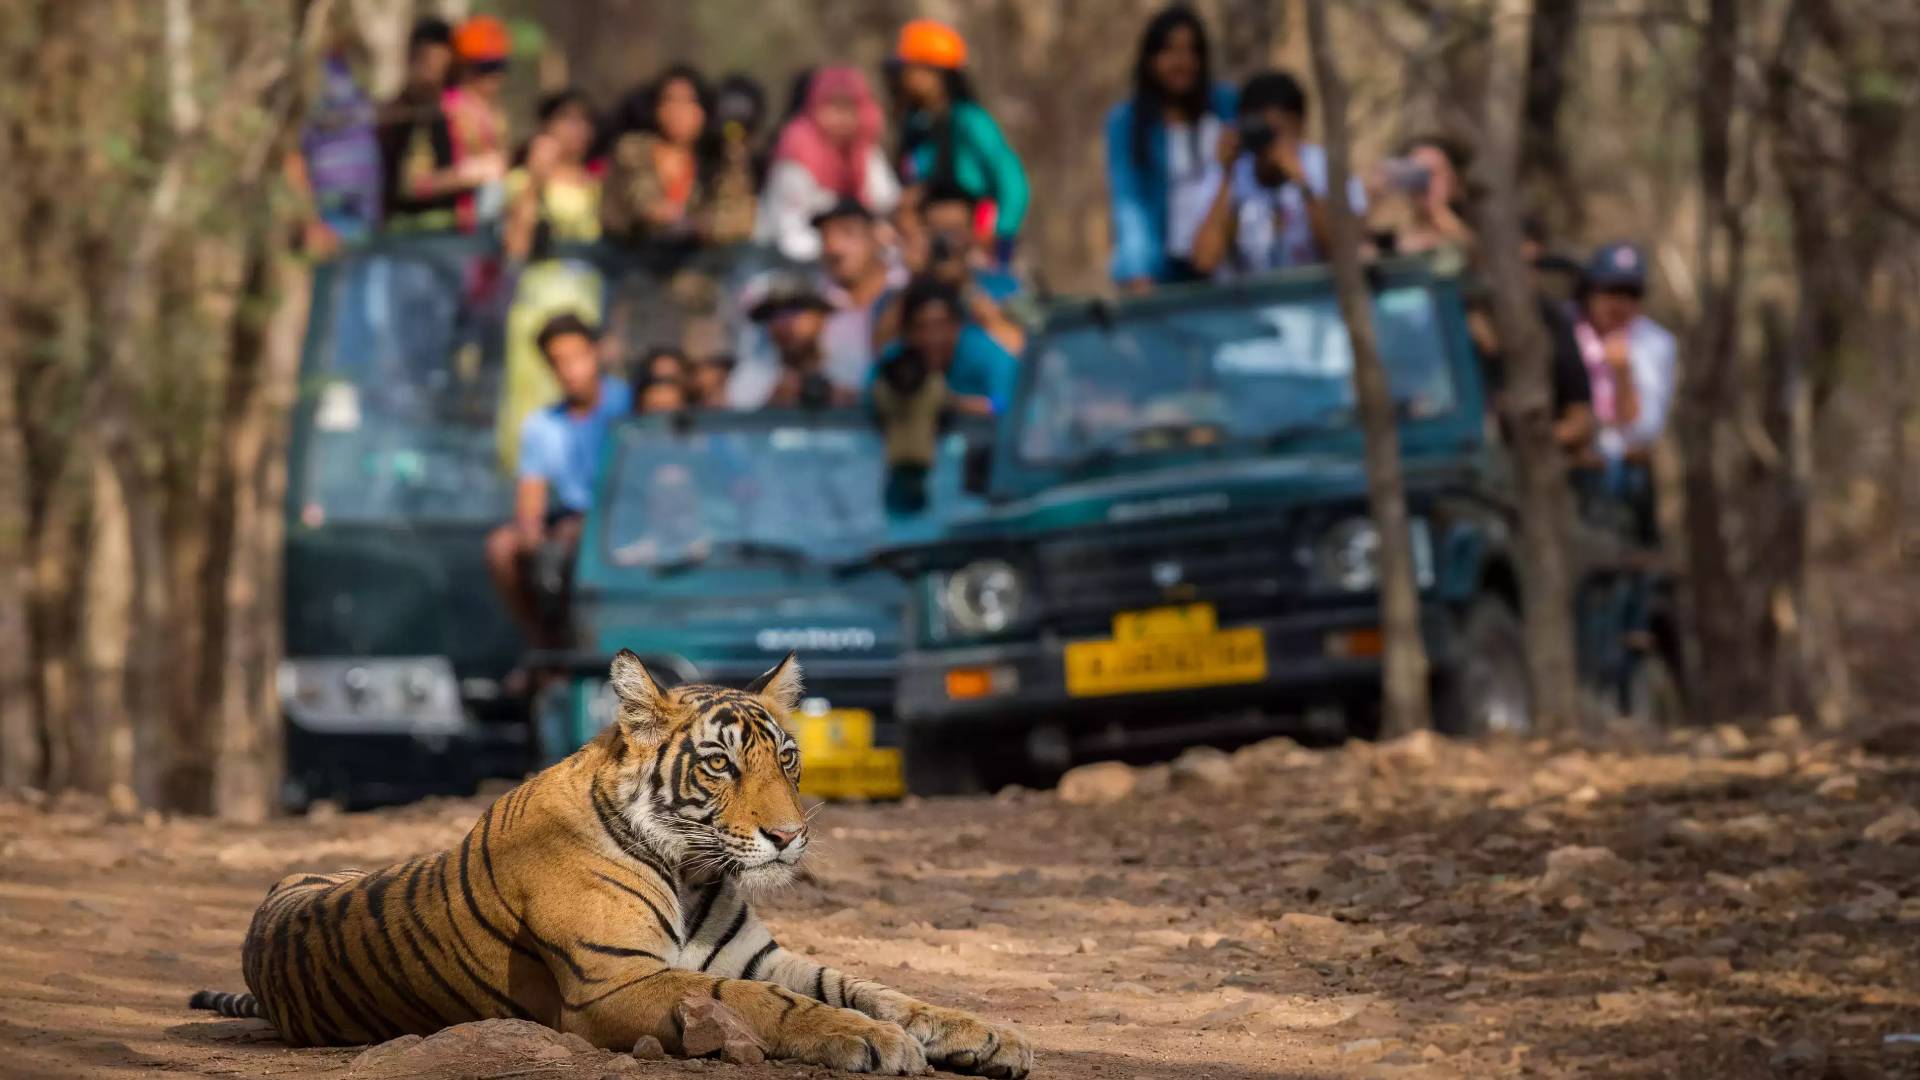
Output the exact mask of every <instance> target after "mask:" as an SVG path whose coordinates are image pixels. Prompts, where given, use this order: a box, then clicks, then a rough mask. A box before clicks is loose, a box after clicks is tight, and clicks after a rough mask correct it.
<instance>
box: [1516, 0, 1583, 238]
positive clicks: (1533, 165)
mask: <svg viewBox="0 0 1920 1080" xmlns="http://www.w3.org/2000/svg"><path fill="white" fill-rule="evenodd" d="M1579 29H1580V0H1539V2H1538V3H1536V4H1535V5H1534V9H1533V26H1532V29H1531V32H1530V33H1529V34H1528V35H1527V92H1526V104H1525V105H1524V106H1523V107H1522V109H1521V116H1522V118H1523V119H1522V122H1521V137H1520V140H1521V141H1520V189H1521V190H1522V191H1524V192H1525V193H1526V194H1527V196H1528V197H1529V201H1530V203H1531V205H1533V206H1536V207H1550V208H1551V209H1552V214H1551V217H1550V220H1551V221H1552V224H1553V233H1554V235H1556V236H1568V235H1574V234H1577V233H1579V232H1581V231H1582V226H1583V225H1584V224H1585V222H1584V220H1583V219H1584V217H1585V215H1584V214H1583V212H1582V210H1583V207H1582V203H1581V200H1580V198H1579V187H1578V185H1577V184H1575V183H1574V179H1573V171H1572V163H1571V162H1569V161H1568V160H1567V150H1566V146H1565V144H1564V143H1563V142H1562V141H1561V138H1560V106H1561V105H1562V103H1564V102H1565V101H1566V98H1567V84H1568V82H1569V76H1570V74H1571V72H1570V70H1569V69H1570V64H1569V61H1570V60H1571V58H1572V56H1573V42H1574V39H1575V37H1577V36H1578V34H1579Z"/></svg>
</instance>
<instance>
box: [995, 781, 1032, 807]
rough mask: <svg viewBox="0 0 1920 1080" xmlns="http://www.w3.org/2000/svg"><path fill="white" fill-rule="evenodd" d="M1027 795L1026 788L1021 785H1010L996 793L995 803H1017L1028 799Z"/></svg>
mask: <svg viewBox="0 0 1920 1080" xmlns="http://www.w3.org/2000/svg"><path fill="white" fill-rule="evenodd" d="M1026 795H1027V789H1026V788H1023V787H1021V786H1020V785H1019V784H1008V785H1007V786H1006V787H1003V788H1001V789H1000V790H999V791H997V792H994V795H993V801H994V802H997V803H1017V802H1019V801H1020V800H1021V799H1023V798H1026Z"/></svg>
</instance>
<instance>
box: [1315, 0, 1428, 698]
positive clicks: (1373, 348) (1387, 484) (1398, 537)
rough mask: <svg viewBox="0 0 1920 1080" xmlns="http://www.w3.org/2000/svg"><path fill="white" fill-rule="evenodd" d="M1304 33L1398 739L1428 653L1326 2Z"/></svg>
mask: <svg viewBox="0 0 1920 1080" xmlns="http://www.w3.org/2000/svg"><path fill="white" fill-rule="evenodd" d="M1307 36H1308V41H1309V46H1308V47H1309V48H1310V49H1311V51H1312V55H1313V71H1314V81H1315V82H1316V83H1318V84H1319V93H1320V102H1321V110H1322V116H1323V118H1324V120H1323V126H1324V128H1325V135H1326V152H1327V191H1328V192H1330V193H1331V195H1330V197H1329V199H1328V202H1327V210H1328V213H1329V215H1330V217H1331V225H1332V231H1333V272H1334V281H1335V284H1336V287H1337V288H1338V290H1339V293H1340V314H1341V317H1342V318H1343V319H1345V321H1346V324H1347V334H1348V336H1349V337H1350V338H1351V339H1352V342H1353V394H1354V399H1355V401H1356V402H1357V403H1358V404H1359V407H1360V426H1361V430H1362V431H1363V432H1364V434H1365V436H1366V464H1367V504H1368V508H1369V510H1370V511H1371V513H1372V515H1373V523H1374V527H1375V528H1376V529H1377V530H1379V534H1380V568H1379V571H1380V572H1379V577H1380V586H1379V588H1380V621H1381V629H1382V632H1383V635H1384V638H1385V644H1386V655H1385V669H1384V671H1383V672H1382V675H1381V681H1382V685H1381V696H1382V698H1383V702H1384V705H1385V712H1384V716H1383V718H1382V724H1381V734H1382V735H1397V734H1403V733H1406V732H1409V731H1419V730H1424V729H1426V728H1429V727H1431V726H1432V717H1431V714H1430V710H1429V707H1428V687H1429V682H1428V668H1427V647H1426V643H1425V641H1424V640H1423V639H1422V637H1421V635H1420V591H1419V587H1418V585H1417V584H1416V583H1415V580H1414V568H1413V539H1412V533H1411V531H1410V529H1409V527H1408V522H1407V498H1406V490H1405V485H1404V484H1403V483H1402V481H1401V476H1400V433H1399V431H1398V429H1397V428H1396V427H1395V422H1394V409H1393V391H1392V388H1391V387H1390V386H1388V385H1387V370H1386V365H1385V364H1383V363H1382V362H1381V360H1380V350H1379V347H1378V345H1377V343H1376V342H1375V340H1374V332H1373V298H1372V296H1371V295H1370V294H1369V293H1368V290H1367V284H1366V280H1365V275H1364V274H1363V273H1362V271H1361V267H1360V243H1361V231H1360V219H1359V218H1358V217H1357V216H1355V214H1354V212H1353V207H1352V206H1351V205H1350V204H1349V203H1348V201H1347V198H1346V193H1347V177H1348V173H1349V169H1348V155H1349V146H1350V144H1351V140H1350V138H1349V136H1348V133H1347V88H1346V83H1345V82H1344V81H1343V80H1342V78H1341V75H1340V69H1339V65H1338V64H1337V63H1336V62H1335V60H1334V56H1333V43H1332V41H1331V40H1330V38H1331V35H1330V34H1329V33H1328V31H1327V5H1326V0H1308V3H1307Z"/></svg>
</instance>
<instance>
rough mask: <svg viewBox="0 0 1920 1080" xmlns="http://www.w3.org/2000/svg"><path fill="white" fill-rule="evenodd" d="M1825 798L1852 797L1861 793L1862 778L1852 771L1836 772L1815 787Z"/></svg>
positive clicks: (1819, 794) (1816, 791)
mask: <svg viewBox="0 0 1920 1080" xmlns="http://www.w3.org/2000/svg"><path fill="white" fill-rule="evenodd" d="M1813 793H1814V794H1815V795H1818V796H1820V797H1821V798H1823V799H1851V798H1853V797H1854V796H1856V795H1858V794H1860V778H1859V777H1858V776H1855V775H1853V774H1852V773H1834V774H1833V775H1832V776H1829V777H1827V778H1826V779H1825V780H1822V781H1820V786H1819V787H1817V788H1814V789H1813Z"/></svg>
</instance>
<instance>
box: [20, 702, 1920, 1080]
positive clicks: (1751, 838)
mask: <svg viewBox="0 0 1920 1080" xmlns="http://www.w3.org/2000/svg"><path fill="white" fill-rule="evenodd" d="M1064 794H1065V795H1066V796H1068V797H1070V798H1072V799H1074V800H1078V801H1077V802H1068V801H1066V800H1065V799H1063V798H1062V795H1061V794H1056V793H1052V792H1046V793H1039V792H1018V791H1015V792H1007V793H1002V795H1001V796H999V797H996V798H985V799H969V800H936V801H927V802H916V801H909V802H908V803H907V804H904V805H893V806H871V807H833V808H829V809H827V810H825V811H824V812H823V813H822V814H821V815H820V817H819V818H818V819H816V820H817V828H818V829H819V832H818V834H817V836H818V843H817V845H816V849H815V853H814V854H812V855H810V856H809V858H810V859H811V861H812V869H813V878H814V880H813V881H811V882H810V883H808V884H805V885H802V886H799V887H796V888H795V889H793V890H792V891H790V892H788V893H786V894H784V895H782V896H781V897H779V898H778V899H776V900H775V901H773V902H772V903H771V904H770V905H768V915H769V921H770V922H771V923H772V924H773V926H774V928H775V930H776V931H777V932H778V933H779V935H780V937H781V938H782V939H783V940H784V941H785V942H786V943H787V944H788V945H790V946H793V947H796V948H798V949H801V950H803V951H806V952H809V953H813V954H815V955H818V956H820V957H822V958H824V959H827V960H829V961H830V962H833V963H836V964H839V965H841V966H844V967H847V968H850V969H852V970H854V971H857V972H860V973H863V974H868V975H872V976H875V977H877V978H879V979H881V980H883V981H887V982H891V983H893V984H895V985H897V986H899V987H900V988H901V989H903V990H906V991H907V992H909V993H913V994H916V995H919V996H922V997H925V998H927V999H929V1000H932V1001H936V1002H940V1003H943V1004H948V1005H954V1006H960V1007H964V1008H969V1009H975V1010H978V1011H981V1012H984V1013H987V1014H990V1015H994V1016H999V1017H1004V1018H1007V1019H1011V1020H1013V1021H1015V1022H1017V1023H1019V1024H1022V1025H1024V1026H1025V1027H1026V1029H1027V1030H1028V1032H1029V1033H1030V1034H1031V1035H1032V1036H1033V1038H1034V1040H1035V1042H1036V1044H1037V1045H1038V1047H1039V1048H1040V1056H1039V1061H1038V1065H1037V1067H1036V1072H1035V1074H1036V1076H1038V1077H1042V1078H1057V1080H1132V1078H1135V1077H1176V1076H1177V1077H1181V1078H1202V1077H1211V1078H1215V1080H1252V1078H1256V1077H1278V1076H1379V1077H1446V1076H1474V1077H1484V1076H1495V1075H1540V1076H1561V1075H1567V1076H1571V1075H1663V1076H1672V1075H1685V1076H1768V1075H1779V1076H1805V1077H1816V1076H1863V1077H1864V1076H1880V1075H1920V1044H1916V1043H1915V1042H1908V1041H1906V1040H1902V1039H1897V1038H1896V1039H1893V1040H1889V1039H1888V1036H1898V1035H1902V1034H1907V1033H1920V811H1916V810H1915V809H1914V807H1915V806H1916V804H1920V727H1915V726H1907V727H1891V728H1884V729H1882V730H1880V731H1879V732H1878V733H1876V734H1871V735H1849V736H1844V737H1841V736H1834V737H1827V736H1812V735H1807V734H1803V733H1801V732H1799V731H1798V730H1797V729H1796V728H1795V727H1793V726H1790V725H1779V726H1778V729H1777V730H1775V731H1772V732H1770V733H1766V734H1761V735H1742V734H1740V733H1739V732H1735V731H1732V730H1728V731H1725V732H1722V733H1720V734H1717V735H1716V734H1713V733H1707V734H1700V733H1688V734H1685V735H1678V736H1675V737H1674V738H1672V739H1670V740H1668V741H1667V742H1665V743H1663V744H1661V745H1660V746H1658V747H1655V748H1652V749H1647V748H1641V749H1634V748H1631V747H1628V746H1626V745H1624V744H1622V745H1608V744H1603V743H1592V744H1589V745H1587V746H1585V747H1569V746H1567V745H1559V746H1552V745H1548V744H1545V743H1533V744H1525V745H1521V744H1504V745H1489V746H1468V745H1459V744H1453V743H1449V742H1446V741H1444V740H1437V739H1431V738H1424V737H1415V738H1413V739H1409V740H1401V741H1399V742H1395V743H1388V744H1384V745H1379V746H1374V745H1367V744H1355V745H1350V746H1348V747H1346V748H1344V749H1340V750H1333V751H1309V750H1304V749H1301V748H1299V747H1296V746H1293V745H1292V744H1291V743H1288V742H1286V741H1285V740H1277V741H1274V742H1271V743H1265V744H1261V745H1260V746H1257V747H1250V748H1247V749H1245V750H1242V751H1240V752H1239V753H1237V754H1235V755H1233V756H1231V757H1227V756H1219V755H1210V754H1208V753H1205V752H1199V753H1195V754H1193V755H1191V756H1189V757H1188V758H1186V759H1184V760H1183V762H1182V763H1180V764H1179V765H1178V766H1177V767H1175V768H1173V769H1169V768H1167V767H1165V766H1161V767H1157V768H1152V769H1147V770H1127V769H1124V768H1122V767H1119V766H1113V767H1110V768H1106V769H1096V770H1093V771H1092V772H1090V773H1086V774H1082V775H1079V776H1076V777H1074V778H1073V780H1072V782H1071V783H1070V784H1069V785H1068V787H1067V788H1066V789H1065V791H1064ZM1102 799H1116V800H1117V801H1111V802H1102V801H1100V800H1102ZM481 805H482V803H481V802H480V801H478V800H464V801H451V802H434V803H426V804H421V805H418V806H414V807H409V808H405V809H400V810H393V811H383V812H378V813H371V814H352V815H329V816H320V817H315V818H310V819H293V820H288V821H282V822H276V823H273V824H271V825H268V826H265V827H260V828H243V827H237V826H228V825H221V824H217V823H213V822H208V821H200V820H161V819H160V818H158V817H157V816H149V817H148V818H147V819H145V820H138V821H128V820H114V819H112V818H111V817H110V815H108V814H107V813H106V812H105V811H103V810H101V809H98V808H94V807H90V806H86V805H75V804H71V803H69V804H66V805H63V806H55V807H33V806H29V805H26V804H20V803H15V804H3V805H0V1074H4V1075H8V1076H57V1077H114V1076H133V1075H143V1074H146V1073H148V1072H150V1071H154V1070H166V1071H169V1072H174V1073H183V1074H189V1075H192V1074H200V1075H228V1076H269V1077H295V1076H300V1077H306V1076H313V1077H328V1076H348V1075H351V1074H352V1066H353V1062H354V1059H355V1057H356V1055H357V1052H356V1051H353V1050H289V1049H286V1048H284V1047H282V1046H280V1045H279V1044H278V1042H277V1041H276V1040H275V1039H274V1038H273V1037H272V1036H271V1034H270V1032H269V1031H268V1030H267V1029H266V1028H265V1027H264V1025H262V1024H260V1023H259V1022H256V1021H236V1020H215V1019H209V1018H208V1017H207V1014H203V1013H202V1014H196V1013H190V1012H188V1011H187V1010H186V1009H185V1008H184V1007H183V1006H184V1002H185V1000H186V997H187V994H188V993H189V992H190V991H192V990H194V989H196V988H201V987H211V988H219V989H235V990H237V989H241V988H242V982H241V979H240V972H239V948H240V940H241V936H242V934H243V933H244V931H245V928H246V925H247V920H248V917H249V915H250V913H251V911H252V909H253V907H254V905H255V904H256V903H257V902H258V901H259V899H260V898H261V896H262V895H263V893H264V892H265V890H266V887H267V885H268V884H270V883H271V882H273V881H274V880H275V879H277V878H279V877H280V876H281V875H283V874H285V873H288V872H290V871H293V870H296V869H317V870H328V869H335V868H338V867H343V866H352V865H360V866H376V865H379V864H382V863H385V862H388V861H392V860H396V859H400V858H403V857H405V856H408V855H411V854H414V853H416V852H419V851H423V850H427V849H431V848H435V847H441V846H445V845H447V844H449V843H451V842H453V841H454V840H456V839H457V838H458V837H459V836H460V835H461V834H462V833H464V832H465V830H466V829H467V828H468V827H469V825H470V824H471V823H472V821H473V820H474V818H475V816H476V815H477V813H478V811H479V808H480V807H481ZM572 1065H573V1063H571V1062H569V1061H568V1060H564V1059H563V1060H560V1061H558V1062H555V1061H550V1060H549V1061H540V1062H533V1063H519V1062H514V1061H510V1060H503V1061H500V1062H498V1064H497V1067H490V1068H492V1071H483V1072H480V1073H474V1074H473V1075H487V1076H497V1077H502V1078H504V1077H509V1076H539V1077H550V1076H554V1077H565V1076H570V1075H574V1074H576V1073H577V1074H578V1075H581V1076H596V1075H599V1073H597V1072H595V1071H593V1070H595V1069H597V1068H598V1066H594V1065H591V1064H590V1063H589V1062H588V1060H587V1059H585V1058H582V1059H580V1061H579V1062H578V1065H579V1067H578V1068H574V1067H572ZM641 1067H642V1068H643V1069H644V1070H645V1072H646V1073H648V1074H657V1075H662V1076H667V1077H678V1076H680V1075H681V1074H684V1073H688V1072H692V1071H704V1072H708V1073H710V1074H715V1075H724V1076H726V1077H729V1078H731V1077H735V1076H738V1077H739V1078H740V1080H760V1078H764V1077H774V1076H781V1077H793V1076H795V1075H798V1074H799V1073H803V1072H804V1073H807V1074H810V1075H819V1074H821V1073H822V1071H821V1070H817V1069H801V1068H799V1067H796V1066H788V1065H779V1064H769V1065H763V1066H744V1067H733V1066H725V1065H721V1064H718V1063H713V1062H704V1061H700V1062H676V1061H667V1062H644V1063H641ZM363 1072H364V1070H363Z"/></svg>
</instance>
